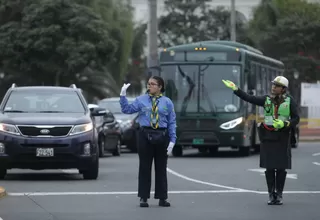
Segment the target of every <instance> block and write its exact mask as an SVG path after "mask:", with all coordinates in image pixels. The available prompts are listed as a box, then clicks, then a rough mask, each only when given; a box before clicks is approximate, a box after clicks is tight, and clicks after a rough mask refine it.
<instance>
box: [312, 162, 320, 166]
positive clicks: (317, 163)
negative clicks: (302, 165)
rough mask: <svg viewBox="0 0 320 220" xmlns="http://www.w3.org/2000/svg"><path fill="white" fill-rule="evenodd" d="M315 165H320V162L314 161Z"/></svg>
mask: <svg viewBox="0 0 320 220" xmlns="http://www.w3.org/2000/svg"><path fill="white" fill-rule="evenodd" d="M312 163H313V164H314V165H318V166H320V163H319V162H312Z"/></svg>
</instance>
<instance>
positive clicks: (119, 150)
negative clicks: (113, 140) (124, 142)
mask: <svg viewBox="0 0 320 220" xmlns="http://www.w3.org/2000/svg"><path fill="white" fill-rule="evenodd" d="M112 155H113V156H120V155H121V140H120V138H119V139H118V141H117V146H116V149H115V150H114V151H113V152H112Z"/></svg>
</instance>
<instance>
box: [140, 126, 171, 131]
mask: <svg viewBox="0 0 320 220" xmlns="http://www.w3.org/2000/svg"><path fill="white" fill-rule="evenodd" d="M141 130H158V131H166V130H167V128H153V127H149V126H141Z"/></svg>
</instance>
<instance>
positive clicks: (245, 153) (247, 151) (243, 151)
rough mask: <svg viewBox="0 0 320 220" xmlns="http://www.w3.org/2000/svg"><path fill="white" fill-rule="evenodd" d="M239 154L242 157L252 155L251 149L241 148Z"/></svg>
mask: <svg viewBox="0 0 320 220" xmlns="http://www.w3.org/2000/svg"><path fill="white" fill-rule="evenodd" d="M239 154H240V156H244V157H248V156H250V154H251V148H250V147H239Z"/></svg>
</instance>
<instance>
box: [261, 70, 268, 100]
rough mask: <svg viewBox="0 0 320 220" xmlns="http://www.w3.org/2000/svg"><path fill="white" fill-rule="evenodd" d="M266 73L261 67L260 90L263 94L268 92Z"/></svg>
mask: <svg viewBox="0 0 320 220" xmlns="http://www.w3.org/2000/svg"><path fill="white" fill-rule="evenodd" d="M267 75H268V73H267V72H266V68H265V67H262V68H261V76H262V91H263V94H266V93H268V78H267Z"/></svg>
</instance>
